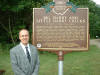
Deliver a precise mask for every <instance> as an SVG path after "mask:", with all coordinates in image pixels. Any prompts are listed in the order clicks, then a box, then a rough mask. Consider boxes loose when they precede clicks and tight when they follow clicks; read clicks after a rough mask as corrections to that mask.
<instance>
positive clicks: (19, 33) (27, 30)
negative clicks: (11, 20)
mask: <svg viewBox="0 0 100 75" xmlns="http://www.w3.org/2000/svg"><path fill="white" fill-rule="evenodd" d="M23 30H25V31H27V32H28V33H29V31H28V30H27V29H21V30H20V31H19V34H20V32H21V31H23Z"/></svg>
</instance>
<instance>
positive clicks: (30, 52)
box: [10, 29, 39, 75]
mask: <svg viewBox="0 0 100 75" xmlns="http://www.w3.org/2000/svg"><path fill="white" fill-rule="evenodd" d="M19 39H20V44H18V45H17V46H15V47H13V48H12V49H11V50H10V57H11V63H12V68H13V71H14V74H15V75H38V70H39V56H38V52H37V49H36V47H35V46H33V45H31V44H29V43H28V42H29V32H28V30H26V29H22V30H21V31H20V32H19Z"/></svg>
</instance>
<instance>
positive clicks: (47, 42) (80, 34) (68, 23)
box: [32, 8, 89, 51]
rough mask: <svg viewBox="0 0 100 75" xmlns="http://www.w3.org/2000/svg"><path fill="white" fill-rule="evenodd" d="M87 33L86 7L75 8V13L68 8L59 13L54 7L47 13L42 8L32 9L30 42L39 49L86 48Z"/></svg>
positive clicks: (68, 49) (82, 49)
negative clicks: (31, 35) (31, 36)
mask: <svg viewBox="0 0 100 75" xmlns="http://www.w3.org/2000/svg"><path fill="white" fill-rule="evenodd" d="M59 9H60V8H59ZM56 10H57V9H56ZM88 34H89V20H88V8H77V10H76V12H75V13H74V12H72V11H71V10H69V9H66V10H65V11H63V12H61V13H59V12H56V11H55V9H54V8H53V9H52V10H51V11H50V12H49V13H46V12H45V9H44V8H34V9H33V38H32V39H33V41H32V43H33V44H34V45H35V46H37V48H38V49H39V50H43V51H46V50H48V51H57V50H63V51H84V50H88V45H89V44H88V43H89V42H88V40H89V36H88Z"/></svg>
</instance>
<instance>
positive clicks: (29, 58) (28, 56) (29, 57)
mask: <svg viewBox="0 0 100 75" xmlns="http://www.w3.org/2000/svg"><path fill="white" fill-rule="evenodd" d="M25 48H26V54H27V58H28V60H29V62H31V56H30V54H29V51H28V47H25Z"/></svg>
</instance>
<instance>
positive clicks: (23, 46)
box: [20, 42, 31, 56]
mask: <svg viewBox="0 0 100 75" xmlns="http://www.w3.org/2000/svg"><path fill="white" fill-rule="evenodd" d="M20 45H21V46H22V48H23V50H24V53H25V55H27V54H26V48H25V47H28V51H29V54H30V56H31V51H30V47H29V44H27V46H25V45H23V44H22V43H21V42H20Z"/></svg>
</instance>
